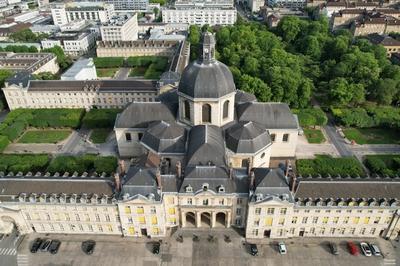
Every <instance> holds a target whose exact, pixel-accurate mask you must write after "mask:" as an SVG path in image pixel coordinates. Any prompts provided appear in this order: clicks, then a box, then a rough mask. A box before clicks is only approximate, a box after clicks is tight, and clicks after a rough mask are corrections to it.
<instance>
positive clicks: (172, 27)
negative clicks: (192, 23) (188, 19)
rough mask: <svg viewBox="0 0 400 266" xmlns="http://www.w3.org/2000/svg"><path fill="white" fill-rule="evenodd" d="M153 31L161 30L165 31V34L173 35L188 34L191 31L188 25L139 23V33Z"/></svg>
mask: <svg viewBox="0 0 400 266" xmlns="http://www.w3.org/2000/svg"><path fill="white" fill-rule="evenodd" d="M152 29H159V30H162V31H164V33H165V34H171V33H174V32H187V31H188V30H189V24H188V23H163V22H151V23H139V24H138V31H139V33H140V34H145V33H148V32H150V30H152Z"/></svg>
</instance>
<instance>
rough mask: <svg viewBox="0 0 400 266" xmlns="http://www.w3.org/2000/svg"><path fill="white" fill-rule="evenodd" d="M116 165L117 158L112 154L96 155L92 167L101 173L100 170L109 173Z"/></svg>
mask: <svg viewBox="0 0 400 266" xmlns="http://www.w3.org/2000/svg"><path fill="white" fill-rule="evenodd" d="M117 165H118V162H117V158H116V157H113V156H106V157H97V158H96V159H95V160H94V169H95V170H96V172H97V173H99V174H101V173H102V172H105V173H107V174H111V173H113V172H115V169H116V168H117Z"/></svg>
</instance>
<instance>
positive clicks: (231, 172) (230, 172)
mask: <svg viewBox="0 0 400 266" xmlns="http://www.w3.org/2000/svg"><path fill="white" fill-rule="evenodd" d="M229 178H230V179H233V167H232V163H230V164H229Z"/></svg>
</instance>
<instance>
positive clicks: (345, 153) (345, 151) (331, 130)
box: [324, 121, 354, 157]
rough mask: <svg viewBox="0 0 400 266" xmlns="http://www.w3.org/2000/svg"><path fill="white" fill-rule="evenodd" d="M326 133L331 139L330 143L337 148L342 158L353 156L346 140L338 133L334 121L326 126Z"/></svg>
mask: <svg viewBox="0 0 400 266" xmlns="http://www.w3.org/2000/svg"><path fill="white" fill-rule="evenodd" d="M324 129H325V132H326V134H327V135H328V137H329V140H330V142H331V143H332V144H333V145H334V146H335V148H336V150H337V151H338V153H339V155H340V156H342V157H349V156H353V155H354V154H353V153H352V151H351V150H350V149H349V148H348V147H347V144H346V142H345V140H344V138H343V137H342V136H341V135H340V134H339V133H338V132H337V130H336V127H335V125H334V124H333V122H332V121H329V122H328V124H327V125H326V126H324Z"/></svg>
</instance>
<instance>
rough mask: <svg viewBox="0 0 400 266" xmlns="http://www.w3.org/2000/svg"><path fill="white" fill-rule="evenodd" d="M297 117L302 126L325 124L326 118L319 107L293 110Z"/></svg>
mask: <svg viewBox="0 0 400 266" xmlns="http://www.w3.org/2000/svg"><path fill="white" fill-rule="evenodd" d="M293 112H294V113H296V114H297V116H298V118H299V123H300V125H301V126H303V127H311V126H325V125H326V123H327V122H328V118H327V116H326V114H325V113H324V111H322V109H321V108H307V109H297V110H293Z"/></svg>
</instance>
